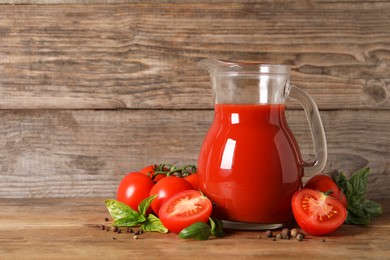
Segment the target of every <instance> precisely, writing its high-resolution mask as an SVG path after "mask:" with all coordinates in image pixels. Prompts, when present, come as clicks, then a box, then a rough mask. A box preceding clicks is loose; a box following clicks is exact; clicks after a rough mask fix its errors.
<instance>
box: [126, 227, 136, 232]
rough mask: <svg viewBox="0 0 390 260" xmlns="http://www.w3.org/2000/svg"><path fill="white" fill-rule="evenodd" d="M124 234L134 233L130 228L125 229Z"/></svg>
mask: <svg viewBox="0 0 390 260" xmlns="http://www.w3.org/2000/svg"><path fill="white" fill-rule="evenodd" d="M126 232H127V233H134V230H133V229H132V228H127V230H126Z"/></svg>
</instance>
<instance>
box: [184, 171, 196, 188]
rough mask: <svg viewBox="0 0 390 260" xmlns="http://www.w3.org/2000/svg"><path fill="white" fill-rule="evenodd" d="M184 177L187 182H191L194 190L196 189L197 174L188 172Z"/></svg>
mask: <svg viewBox="0 0 390 260" xmlns="http://www.w3.org/2000/svg"><path fill="white" fill-rule="evenodd" d="M184 179H185V180H186V181H188V182H189V183H191V185H192V187H194V189H195V190H197V189H198V174H196V173H193V174H190V175H188V176H187V177H185V178H184Z"/></svg>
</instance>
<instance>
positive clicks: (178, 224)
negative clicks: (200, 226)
mask: <svg viewBox="0 0 390 260" xmlns="http://www.w3.org/2000/svg"><path fill="white" fill-rule="evenodd" d="M211 210H212V203H211V201H210V200H209V199H208V198H207V197H205V196H204V195H203V194H201V193H200V192H199V191H197V190H186V191H182V192H179V193H176V194H175V195H173V196H172V197H170V198H169V199H168V200H167V201H166V202H164V203H163V205H162V206H161V208H160V211H159V217H160V220H161V222H162V224H163V225H164V226H165V227H166V228H167V229H168V230H169V231H171V232H174V233H177V234H178V233H180V231H181V230H183V229H184V228H186V227H188V226H190V225H192V224H194V223H196V222H205V223H207V222H208V221H209V217H210V216H211Z"/></svg>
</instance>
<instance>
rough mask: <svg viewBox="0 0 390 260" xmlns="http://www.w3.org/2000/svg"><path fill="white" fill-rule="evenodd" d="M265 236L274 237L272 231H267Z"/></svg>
mask: <svg viewBox="0 0 390 260" xmlns="http://www.w3.org/2000/svg"><path fill="white" fill-rule="evenodd" d="M265 236H266V237H272V236H273V234H272V231H271V230H267V231H265Z"/></svg>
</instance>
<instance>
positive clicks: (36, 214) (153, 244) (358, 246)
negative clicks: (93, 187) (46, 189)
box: [0, 198, 390, 259]
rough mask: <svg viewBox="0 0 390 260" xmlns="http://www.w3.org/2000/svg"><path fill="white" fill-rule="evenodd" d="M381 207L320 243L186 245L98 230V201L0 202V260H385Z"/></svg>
mask: <svg viewBox="0 0 390 260" xmlns="http://www.w3.org/2000/svg"><path fill="white" fill-rule="evenodd" d="M381 203H382V205H383V207H384V214H383V215H382V216H380V217H379V218H378V219H377V220H375V221H374V222H373V223H372V224H371V225H370V226H368V227H358V226H349V225H343V226H342V227H341V228H340V229H339V230H337V231H336V232H334V233H333V234H331V235H329V236H324V237H313V236H306V238H305V239H304V240H303V241H297V240H295V239H291V240H276V241H274V240H273V239H270V238H267V237H265V236H264V232H258V231H251V232H249V231H248V232H242V231H228V232H227V235H226V236H225V237H224V238H222V239H210V240H207V241H188V240H183V239H180V238H178V237H177V236H176V235H175V234H159V233H151V232H149V233H144V234H141V235H139V236H138V239H134V238H133V236H134V234H130V233H126V232H122V233H117V232H113V231H105V230H101V228H100V226H101V225H109V223H110V221H108V222H107V221H106V220H105V218H107V217H109V214H108V212H107V211H106V208H105V206H104V203H103V199H85V198H84V199H0V259H47V258H50V259H53V258H55V259H129V258H134V259H153V258H160V259H183V258H191V259H210V258H214V259H215V258H226V259H231V258H234V259H237V258H257V257H266V258H273V259H275V258H277V259H280V258H285V259H390V244H389V242H390V238H389V235H390V201H382V202H381ZM135 230H137V229H135Z"/></svg>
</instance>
